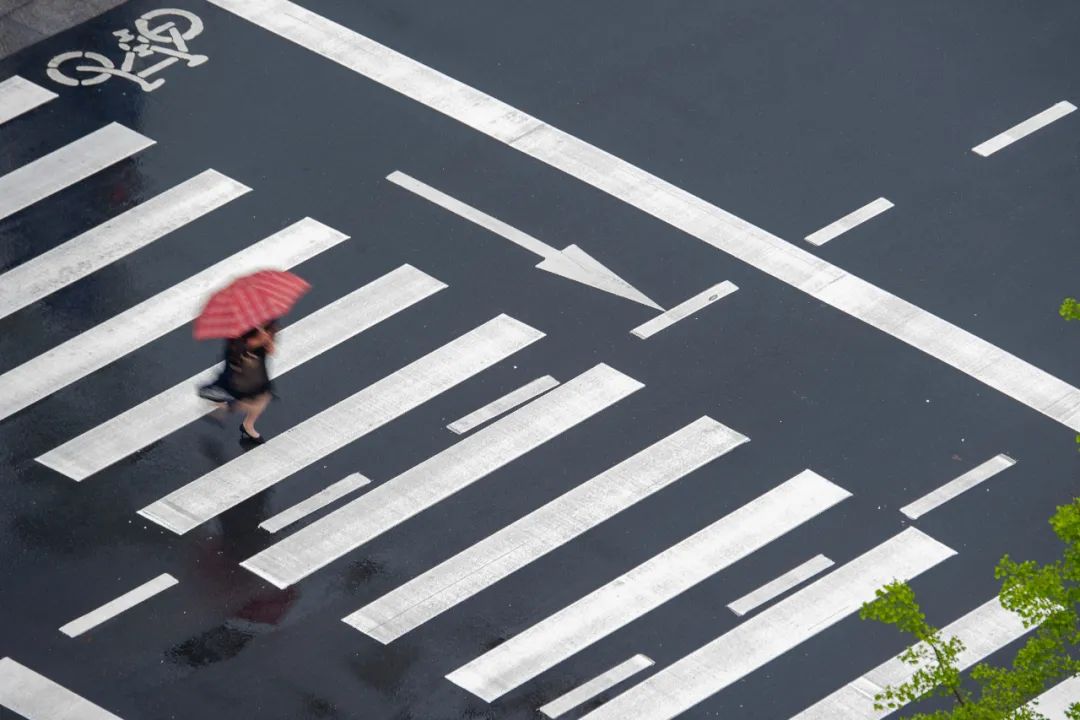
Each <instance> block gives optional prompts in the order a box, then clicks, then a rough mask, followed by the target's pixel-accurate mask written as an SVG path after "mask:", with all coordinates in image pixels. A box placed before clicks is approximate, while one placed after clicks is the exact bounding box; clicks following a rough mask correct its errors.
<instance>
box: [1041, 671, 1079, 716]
mask: <svg viewBox="0 0 1080 720" xmlns="http://www.w3.org/2000/svg"><path fill="white" fill-rule="evenodd" d="M1075 703H1080V675H1077V676H1076V677H1072V678H1069V679H1067V680H1063V681H1062V682H1060V683H1058V684H1057V685H1055V686H1054V687H1052V688H1050V689H1049V690H1047V691H1046V692H1044V693H1043V694H1042V695H1040V696H1039V697H1037V698H1035V700H1034V702H1032V703H1031V706H1030V707H1032V708H1033V709H1035V710H1037V711H1038V712H1040V713H1042V714H1043V715H1044V716H1045V717H1046V720H1068V717H1067V716H1066V715H1065V711H1066V710H1068V709H1069V708H1071V707H1072V706H1073V705H1074V704H1075Z"/></svg>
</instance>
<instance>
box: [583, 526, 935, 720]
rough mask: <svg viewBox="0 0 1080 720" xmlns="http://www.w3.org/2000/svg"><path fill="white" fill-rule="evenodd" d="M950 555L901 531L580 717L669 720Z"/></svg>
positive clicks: (931, 542)
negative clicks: (882, 590) (892, 585)
mask: <svg viewBox="0 0 1080 720" xmlns="http://www.w3.org/2000/svg"><path fill="white" fill-rule="evenodd" d="M955 554H956V553H955V551H953V550H952V549H951V548H949V547H947V546H945V545H943V544H941V543H940V542H938V541H937V540H934V539H933V538H931V537H930V536H928V535H925V534H924V533H922V532H920V531H919V530H916V529H915V528H908V529H907V530H904V531H903V532H901V533H900V534H898V535H895V536H893V537H892V538H891V539H889V540H887V541H885V542H884V543H882V544H881V545H878V546H877V547H875V548H874V549H872V550H870V551H869V552H867V553H864V554H863V555H860V556H859V557H857V558H855V559H854V560H852V561H851V562H849V563H847V564H846V565H843V566H841V567H840V568H838V569H836V570H834V571H832V572H831V573H829V574H828V575H826V576H825V577H823V578H821V579H820V580H818V581H816V582H815V583H813V584H812V585H810V586H808V587H806V588H803V589H802V590H800V591H799V592H797V593H795V594H794V595H792V596H790V597H788V598H785V599H784V600H781V601H780V602H778V603H777V604H776V605H773V606H772V607H770V608H768V609H766V610H764V611H762V612H760V613H758V614H757V615H755V616H753V617H752V618H750V619H749V620H746V621H744V622H743V623H742V624H741V625H738V626H736V627H735V628H734V629H732V630H730V631H728V632H727V633H725V634H723V635H721V636H720V637H718V638H716V639H715V640H713V641H711V642H709V643H707V644H706V645H704V646H703V647H701V648H699V649H697V650H695V651H694V652H692V653H690V654H689V655H687V656H685V657H683V658H682V659H680V660H678V661H676V662H675V663H673V664H672V665H669V666H668V667H666V668H664V669H663V670H661V671H660V672H658V673H656V674H655V675H653V676H652V677H650V678H648V679H646V680H645V681H644V682H642V683H639V684H638V685H635V686H634V687H632V688H630V689H629V690H627V691H626V692H625V693H623V694H622V695H619V696H618V697H616V698H614V699H613V700H611V701H609V702H608V703H607V704H605V705H602V706H601V707H600V708H598V709H596V710H594V711H593V712H591V713H589V714H588V715H585V716H584V718H582V720H626V719H627V718H634V720H670V719H671V718H674V717H677V716H678V715H680V714H682V713H683V712H685V711H687V710H689V709H690V708H692V707H693V706H695V705H697V704H698V703H700V702H701V701H703V700H705V699H707V698H709V697H711V696H712V695H715V694H716V693H718V692H720V691H721V690H723V689H724V688H726V687H728V686H729V685H731V684H733V683H736V682H738V681H739V680H741V679H742V678H744V677H746V676H747V675H749V674H750V673H751V672H753V671H754V670H757V669H758V668H760V667H761V666H762V665H765V664H766V663H768V662H770V661H771V660H774V659H776V658H778V657H780V656H781V655H783V654H784V653H786V652H788V651H789V650H792V649H793V648H795V647H798V646H799V644H801V643H803V642H805V641H806V640H808V639H810V638H811V637H813V636H814V635H816V634H818V633H819V632H821V631H823V630H826V629H828V628H829V627H832V626H833V625H835V624H836V623H838V622H840V621H841V620H843V619H844V618H846V617H847V616H849V615H851V614H852V613H854V612H855V611H856V610H858V609H859V608H860V607H861V606H862V604H863V603H864V602H866V601H868V600H872V599H873V598H874V591H875V590H877V589H878V588H880V587H881V586H882V585H884V584H886V583H888V582H890V581H892V580H910V579H911V578H913V577H915V576H916V575H919V574H920V573H923V572H925V571H926V570H929V569H930V568H932V567H934V566H935V565H937V564H938V563H940V562H942V561H943V560H945V559H947V558H949V557H951V556H953V555H955Z"/></svg>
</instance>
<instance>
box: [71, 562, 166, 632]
mask: <svg viewBox="0 0 1080 720" xmlns="http://www.w3.org/2000/svg"><path fill="white" fill-rule="evenodd" d="M177 582H178V581H177V579H176V578H174V577H173V576H172V575H170V574H168V573H163V574H161V575H158V576H157V577H156V578H154V579H153V580H149V581H147V582H145V583H143V584H142V585H140V586H138V587H137V588H134V589H132V590H129V591H128V592H126V593H124V594H123V595H121V596H120V597H118V598H115V599H113V600H110V601H109V602H107V603H105V604H104V605H102V606H101V607H99V608H97V609H95V610H92V611H90V612H88V613H86V614H85V615H82V616H81V617H78V618H76V619H74V620H72V621H71V622H69V623H68V624H67V625H64V626H63V627H61V628H60V632H62V633H64V634H65V635H67V636H68V637H78V636H79V635H82V634H83V633H85V632H88V631H89V630H92V629H94V628H96V627H97V626H98V625H101V624H102V623H103V622H105V621H107V620H111V619H112V618H114V617H116V616H117V615H119V614H120V613H122V612H124V611H125V610H130V609H131V608H133V607H135V606H136V605H138V604H139V603H141V602H144V601H146V600H149V599H150V598H152V597H154V596H155V595H157V594H158V593H160V592H162V591H163V590H167V589H169V588H171V587H172V586H173V585H175V584H176V583H177Z"/></svg>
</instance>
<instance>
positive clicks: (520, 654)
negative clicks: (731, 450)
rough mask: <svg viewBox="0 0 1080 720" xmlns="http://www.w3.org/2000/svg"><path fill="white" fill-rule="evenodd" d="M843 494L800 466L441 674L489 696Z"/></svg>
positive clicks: (674, 593)
mask: <svg viewBox="0 0 1080 720" xmlns="http://www.w3.org/2000/svg"><path fill="white" fill-rule="evenodd" d="M850 495H851V493H849V492H848V491H847V490H844V489H843V488H841V487H839V486H837V485H834V484H833V483H831V482H829V481H828V480H826V479H825V478H823V477H821V476H820V475H818V474H817V473H814V472H812V471H810V470H804V471H803V472H801V473H799V474H798V475H796V476H795V477H793V478H792V479H790V480H788V481H787V482H785V483H783V484H781V485H779V486H778V487H776V488H774V489H772V490H770V491H769V492H767V493H765V494H764V495H762V496H761V497H759V498H757V499H755V500H752V501H751V502H749V503H747V504H746V505H744V506H742V507H741V508H739V509H738V510H735V511H734V512H732V513H730V514H729V515H726V516H724V517H723V518H721V519H719V520H717V521H716V522H714V523H712V524H711V525H709V526H708V527H706V528H704V529H703V530H700V531H698V532H696V533H694V534H693V535H691V536H690V537H688V538H686V539H685V540H683V541H682V542H679V543H677V544H675V545H673V546H672V547H670V548H668V549H667V550H665V551H663V552H662V553H660V554H659V555H656V556H654V557H652V558H651V559H649V560H646V561H645V562H644V563H642V564H641V565H638V566H637V567H636V568H634V569H633V570H630V571H629V572H627V573H625V574H623V575H622V576H620V577H618V578H616V579H614V580H612V581H611V582H609V583H607V584H606V585H604V586H602V587H600V588H598V589H597V590H594V591H593V592H591V593H589V594H588V595H586V596H584V597H583V598H581V599H580V600H577V601H575V602H573V603H571V604H570V605H568V606H566V607H565V608H563V609H562V610H560V611H558V612H557V613H555V614H554V615H551V616H549V617H548V618H546V619H544V620H542V621H540V622H539V623H537V624H535V625H533V626H532V627H530V628H529V629H528V630H525V631H523V632H521V633H519V634H517V635H515V636H514V637H512V638H510V639H509V640H507V641H506V642H504V643H502V644H501V645H498V646H497V647H495V648H494V649H492V650H489V651H488V652H486V653H484V654H483V655H481V656H480V657H478V658H476V659H474V660H472V661H470V662H468V663H466V664H465V665H462V666H461V667H460V668H458V669H457V670H455V671H453V672H452V673H450V674H449V675H447V676H446V677H447V679H448V680H450V681H451V682H453V683H454V684H456V685H458V686H460V687H462V688H464V689H465V690H468V691H469V692H471V693H472V694H474V695H476V696H478V697H480V698H482V699H483V700H485V701H487V702H492V701H494V700H495V699H497V698H499V697H502V696H503V695H505V694H506V693H508V692H510V691H511V690H513V689H514V688H517V687H519V686H520V685H522V684H523V683H525V682H528V681H529V680H531V679H532V678H534V677H536V676H537V675H539V674H540V673H542V672H545V671H546V670H549V669H550V668H552V667H554V666H555V665H557V664H558V663H560V662H562V661H563V660H565V659H566V658H568V657H570V656H572V655H574V654H575V653H577V652H580V651H581V650H583V649H585V648H586V647H588V646H589V645H592V644H593V643H595V642H597V641H599V640H601V639H602V638H604V637H607V636H608V635H610V634H611V633H613V632H615V631H616V630H618V629H619V628H621V627H623V626H625V625H627V624H628V623H630V622H632V621H634V620H636V619H637V618H639V617H641V616H642V615H644V614H645V613H647V612H649V611H650V610H654V609H655V608H658V607H660V606H661V605H663V604H664V603H665V602H667V601H669V600H671V599H672V598H674V597H676V596H677V595H679V594H680V593H683V592H685V591H687V590H689V589H690V588H692V587H694V586H695V585H697V584H698V583H700V582H702V581H703V580H705V579H706V578H709V577H711V576H712V575H714V574H716V573H718V572H720V571H721V570H723V569H724V568H726V567H728V566H729V565H731V564H732V563H734V562H736V561H738V560H740V559H742V558H744V557H746V556H747V555H750V554H751V553H753V552H755V551H756V550H759V549H760V548H762V547H764V546H765V545H767V544H768V543H770V542H772V541H773V540H775V539H777V538H779V537H781V536H783V535H784V534H786V533H788V532H790V531H792V530H794V529H795V528H797V527H798V526H799V525H802V524H803V523H805V522H807V521H808V520H810V519H812V518H814V517H815V516H817V515H818V514H820V513H822V512H824V511H825V510H827V509H829V508H830V507H832V506H833V505H836V504H837V503H839V502H840V501H842V500H844V499H845V498H847V497H849V496H850ZM621 717H630V715H629V714H627V715H623V716H621Z"/></svg>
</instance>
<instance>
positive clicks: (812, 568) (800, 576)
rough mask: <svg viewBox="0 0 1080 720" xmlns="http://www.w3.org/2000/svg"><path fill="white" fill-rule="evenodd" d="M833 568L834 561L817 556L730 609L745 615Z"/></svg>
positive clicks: (739, 600) (729, 607) (737, 601)
mask: <svg viewBox="0 0 1080 720" xmlns="http://www.w3.org/2000/svg"><path fill="white" fill-rule="evenodd" d="M832 566H833V561H832V560H830V559H829V558H827V557H825V556H824V555H816V556H814V557H812V558H810V559H809V560H807V561H806V562H804V563H802V564H800V565H799V566H798V567H794V568H792V569H791V570H788V571H787V572H786V573H784V574H783V575H781V576H780V577H778V578H776V579H775V580H772V581H770V582H767V583H765V584H764V585H762V586H761V587H759V588H758V589H757V590H754V591H753V592H750V593H747V594H746V595H743V596H742V597H741V598H739V599H738V600H736V601H735V602H732V603H728V609H729V610H731V612H733V613H735V614H736V615H740V616H741V615H745V614H746V613H748V612H750V611H751V610H753V609H754V608H756V607H760V606H762V605H764V604H765V603H767V602H769V601H770V600H772V599H773V598H776V597H779V596H780V595H782V594H784V593H786V592H787V591H788V590H790V589H791V588H793V587H795V586H796V585H798V584H800V583H803V582H805V581H807V580H809V579H810V578H812V577H814V576H815V575H817V574H818V573H820V572H822V571H823V570H828V569H829V568H831V567H832Z"/></svg>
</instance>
